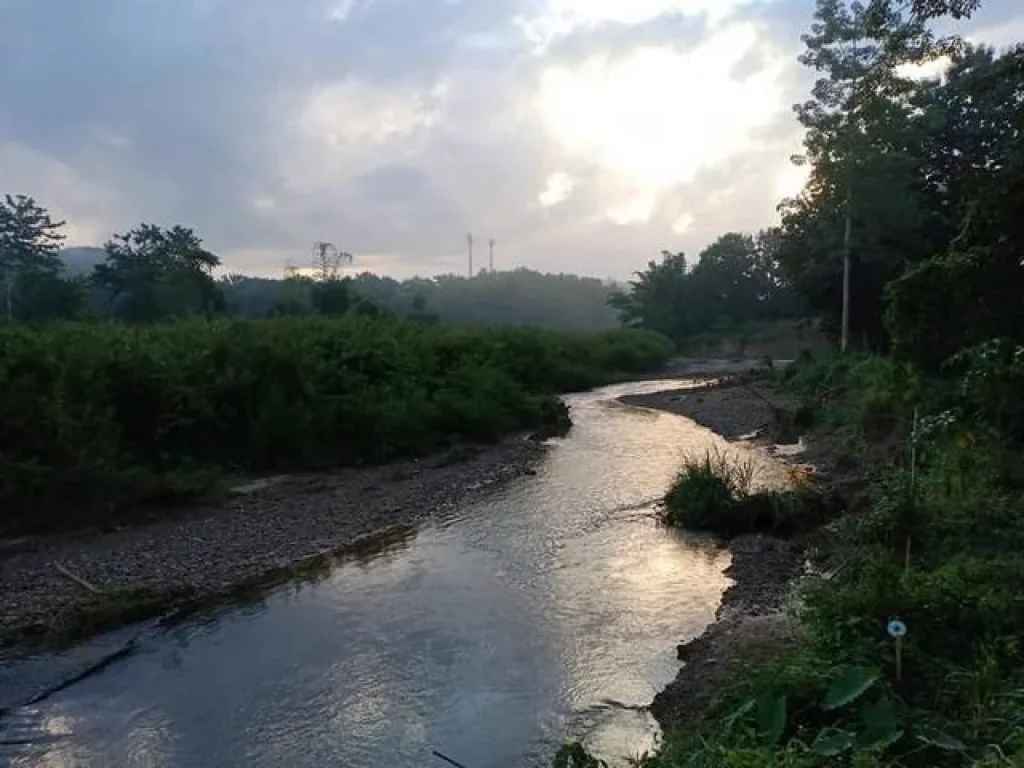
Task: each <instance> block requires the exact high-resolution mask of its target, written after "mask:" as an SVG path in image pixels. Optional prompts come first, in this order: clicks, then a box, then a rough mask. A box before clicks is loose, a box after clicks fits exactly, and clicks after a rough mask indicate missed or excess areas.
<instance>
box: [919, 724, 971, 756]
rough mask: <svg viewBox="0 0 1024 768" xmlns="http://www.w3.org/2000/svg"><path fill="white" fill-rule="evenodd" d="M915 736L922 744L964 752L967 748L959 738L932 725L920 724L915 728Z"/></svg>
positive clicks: (949, 750) (948, 750)
mask: <svg viewBox="0 0 1024 768" xmlns="http://www.w3.org/2000/svg"><path fill="white" fill-rule="evenodd" d="M914 738H916V739H917V740H918V741H920V742H921V743H922V744H927V745H928V746H930V747H936V748H938V749H944V750H945V751H947V752H963V751H964V750H965V749H967V747H966V745H964V743H963V742H962V741H960V740H959V739H957V738H955V737H954V736H950V735H949V734H948V733H944V732H942V731H940V730H939V729H938V728H933V727H932V726H930V725H919V726H917V727H916V728H914Z"/></svg>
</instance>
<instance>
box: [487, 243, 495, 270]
mask: <svg viewBox="0 0 1024 768" xmlns="http://www.w3.org/2000/svg"><path fill="white" fill-rule="evenodd" d="M490 246H491V256H490V259H488V264H487V270H488V271H489V272H493V271H494V240H491V242H490Z"/></svg>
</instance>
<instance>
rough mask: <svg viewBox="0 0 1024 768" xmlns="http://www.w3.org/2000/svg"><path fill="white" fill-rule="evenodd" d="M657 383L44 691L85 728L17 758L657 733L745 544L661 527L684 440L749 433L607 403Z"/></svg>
mask: <svg viewBox="0 0 1024 768" xmlns="http://www.w3.org/2000/svg"><path fill="white" fill-rule="evenodd" d="M659 388H664V384H663V383H646V384H641V385H625V386H620V387H615V388H609V389H607V390H604V391H601V392H598V393H591V394H586V395H575V396H573V397H571V398H569V400H570V405H571V406H572V408H573V415H574V420H575V422H576V426H575V428H574V429H573V431H572V432H571V434H570V435H569V436H568V437H567V438H564V439H560V440H556V441H554V443H555V445H554V448H553V449H552V451H551V452H550V454H549V455H548V456H547V458H546V459H545V461H544V463H543V464H542V466H541V467H539V470H538V474H537V475H536V476H535V477H527V478H522V479H521V480H517V481H513V482H510V483H508V484H506V485H504V486H502V487H500V488H498V489H495V490H494V491H492V492H491V493H489V494H488V495H487V497H486V498H485V499H483V500H481V501H480V502H479V503H477V504H474V505H471V506H468V507H465V508H461V509H458V510H453V511H452V512H451V513H449V514H446V515H444V516H442V517H441V518H440V519H438V520H437V521H436V522H435V523H434V524H431V525H428V526H426V527H425V528H423V529H421V530H420V531H419V532H417V533H416V534H415V535H412V532H404V533H402V534H398V533H396V535H395V536H394V537H393V538H392V539H389V540H388V541H386V542H382V541H376V542H366V545H367V548H366V549H365V550H362V551H360V552H359V553H358V554H357V555H356V556H355V557H352V556H351V553H350V554H349V556H347V557H342V558H336V557H334V556H325V557H323V558H321V559H320V560H317V561H315V562H311V563H310V568H309V571H308V573H304V575H305V576H306V579H305V580H301V581H299V582H296V583H290V584H288V585H286V586H283V587H281V588H278V589H276V590H274V591H272V592H270V593H269V594H262V593H261V594H260V595H259V596H258V597H257V596H252V598H251V599H250V600H249V601H248V602H246V603H244V604H243V605H242V606H241V607H236V608H233V609H231V610H223V609H221V610H216V611H210V612H207V613H204V614H201V615H196V616H193V617H191V619H190V620H189V621H188V622H185V623H182V624H180V625H178V626H175V627H173V628H172V629H170V630H169V631H168V632H167V634H166V635H163V636H159V637H156V638H152V639H150V640H148V641H147V642H146V643H144V644H143V651H142V652H141V653H140V654H138V655H136V656H134V657H132V658H129V659H127V660H126V661H124V662H122V663H120V664H118V665H116V666H114V667H111V668H110V669H108V670H107V671H106V672H105V673H104V674H102V675H100V676H97V677H95V678H91V679H88V680H86V681H84V682H83V683H81V684H79V685H77V686H75V687H73V688H71V689H69V690H68V691H66V692H64V693H62V694H60V695H59V696H57V697H55V698H54V699H53V700H51V701H48V702H47V703H46V705H45V706H44V707H42V708H41V709H40V710H39V712H38V715H37V718H36V721H35V722H36V726H35V733H36V734H39V735H41V734H42V733H43V732H45V731H46V730H47V729H54V728H56V727H57V725H56V724H58V723H59V724H61V726H60V727H61V728H62V729H63V730H64V731H66V732H67V734H68V735H66V736H63V737H62V738H61V739H60V740H58V741H53V742H50V743H44V742H42V741H37V742H36V743H35V744H33V745H32V746H31V747H17V748H14V749H13V751H12V750H8V752H2V751H0V761H2V759H3V756H4V755H5V754H6V755H9V757H10V760H11V761H12V763H13V765H15V766H29V765H53V766H63V765H75V766H92V765H95V766H107V765H117V766H122V765H123V766H157V767H162V766H190V767H191V766H197V767H199V766H218V768H219V767H220V766H277V765H289V766H317V768H321V767H322V766H430V765H433V764H435V759H434V758H432V757H431V750H432V749H438V750H440V751H442V752H444V753H445V754H448V755H450V756H452V757H453V758H455V759H457V760H459V761H460V762H463V763H465V764H466V765H469V766H472V768H489V767H492V766H493V768H499V766H500V767H501V768H506V767H507V766H516V765H525V766H529V765H543V764H545V762H546V760H547V759H548V758H549V757H550V755H551V753H552V752H553V750H554V748H555V747H556V745H557V744H559V743H561V742H562V741H563V740H565V739H567V738H580V739H583V740H584V741H585V742H586V743H588V744H589V745H591V746H592V747H594V748H596V749H597V750H599V751H600V752H601V753H603V754H604V755H606V756H608V757H609V758H614V757H619V756H628V755H630V754H637V753H639V752H642V751H644V750H645V749H648V748H650V747H651V746H652V744H653V738H654V729H653V727H652V722H651V720H650V717H649V715H648V714H647V713H646V712H645V711H644V710H643V706H644V705H646V704H647V703H649V702H650V700H651V698H652V697H653V695H654V693H655V692H656V691H657V690H658V689H659V688H661V687H662V686H664V685H665V683H667V682H668V681H669V680H670V679H671V678H672V676H673V675H674V674H675V672H676V669H677V668H678V662H677V661H676V659H675V652H674V651H675V647H676V645H677V643H679V642H680V641H682V640H683V639H685V638H686V637H687V636H692V635H694V634H696V633H698V632H699V631H700V630H701V629H702V627H703V626H704V625H705V624H706V623H707V622H708V621H709V620H710V619H711V617H712V616H713V613H714V610H715V608H716V606H717V603H718V600H719V597H720V594H721V591H722V589H723V588H724V586H725V583H726V580H725V578H724V577H723V576H722V570H723V568H724V567H725V566H726V565H727V563H728V556H727V555H726V554H724V553H723V552H722V551H720V550H718V549H716V548H714V547H712V546H709V545H708V544H707V543H706V542H701V541H699V540H693V539H690V538H688V537H685V536H683V535H680V534H679V533H677V532H673V531H669V530H666V529H664V528H663V527H661V526H660V525H658V524H657V522H656V521H655V520H654V515H653V507H652V506H651V502H652V500H653V499H655V498H656V497H658V496H660V495H661V494H662V493H663V492H664V490H665V489H666V488H667V486H668V484H669V482H670V480H671V478H672V476H673V475H674V473H675V471H676V470H677V468H678V465H679V461H680V457H681V454H682V453H684V452H686V451H694V450H698V451H699V450H705V449H707V448H709V447H715V448H718V449H721V450H728V451H736V450H748V449H743V448H733V447H730V446H729V445H728V444H727V443H726V442H725V441H723V440H721V439H719V438H717V437H716V436H715V435H713V434H712V433H710V432H708V431H707V430H703V429H701V428H700V427H697V426H696V425H694V424H692V423H691V422H688V421H686V420H684V419H681V418H679V417H675V416H671V415H668V414H660V413H654V412H650V411H644V410H641V409H636V408H629V407H625V406H620V405H616V404H610V403H608V402H606V401H607V400H608V399H609V398H612V397H615V396H617V395H619V394H624V393H627V392H638V391H644V390H648V391H650V390H656V389H659ZM744 455H748V456H749V457H750V458H751V460H755V461H758V462H760V463H761V464H763V465H764V466H765V471H767V472H771V471H774V470H773V468H772V465H771V464H770V462H769V460H768V459H767V458H765V457H763V456H762V455H761V454H759V453H757V452H755V451H749V454H744ZM26 727H27V728H28V729H29V730H31V723H29V724H28V726H26ZM0 749H3V748H0ZM19 750H20V751H19Z"/></svg>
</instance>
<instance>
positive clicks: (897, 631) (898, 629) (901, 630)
mask: <svg viewBox="0 0 1024 768" xmlns="http://www.w3.org/2000/svg"><path fill="white" fill-rule="evenodd" d="M886 629H887V630H888V632H889V637H891V638H892V641H893V645H895V646H896V679H897V680H900V679H902V677H903V638H904V637H906V636H907V625H906V624H904V623H903V622H902V621H900V620H899V619H893V620H892V621H890V622H889V624H888V626H887V627H886Z"/></svg>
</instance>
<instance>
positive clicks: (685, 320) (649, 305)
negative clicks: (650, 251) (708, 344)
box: [608, 251, 693, 341]
mask: <svg viewBox="0 0 1024 768" xmlns="http://www.w3.org/2000/svg"><path fill="white" fill-rule="evenodd" d="M634 274H635V276H636V279H635V280H631V281H630V282H629V289H628V290H626V291H616V292H614V293H613V294H612V295H611V296H610V297H609V299H608V303H609V304H611V306H612V307H614V308H615V309H616V310H618V312H619V317H620V319H621V321H622V324H623V325H625V326H627V327H631V328H647V329H648V330H652V331H658V332H659V333H663V334H664V335H666V336H668V337H669V338H671V339H676V340H677V341H678V340H680V339H682V338H684V337H685V336H686V335H688V334H689V333H691V332H692V331H693V323H692V321H691V317H690V312H691V309H692V308H691V307H689V306H688V301H687V300H688V297H687V295H686V294H687V290H686V289H687V287H688V286H687V282H686V274H687V273H686V255H685V254H684V253H683V252H682V251H680V252H679V253H671V252H669V251H662V260H661V263H658V262H656V261H649V262H647V269H645V270H643V271H640V272H636V273H634Z"/></svg>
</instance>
